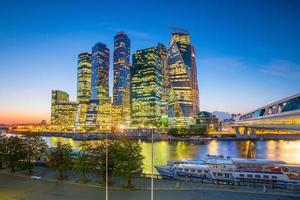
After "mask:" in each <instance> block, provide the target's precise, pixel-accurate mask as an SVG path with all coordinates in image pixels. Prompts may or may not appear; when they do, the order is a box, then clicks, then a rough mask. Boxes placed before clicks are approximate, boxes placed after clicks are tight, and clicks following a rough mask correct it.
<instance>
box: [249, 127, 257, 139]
mask: <svg viewBox="0 0 300 200" xmlns="http://www.w3.org/2000/svg"><path fill="white" fill-rule="evenodd" d="M249 137H250V138H251V139H256V138H257V135H256V131H255V129H254V128H251V129H250V136H249Z"/></svg>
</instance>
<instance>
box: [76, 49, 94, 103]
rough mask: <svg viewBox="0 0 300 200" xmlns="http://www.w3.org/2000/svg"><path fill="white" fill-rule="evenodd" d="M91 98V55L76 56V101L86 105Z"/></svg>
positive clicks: (84, 53) (85, 53) (81, 54)
mask: <svg viewBox="0 0 300 200" xmlns="http://www.w3.org/2000/svg"><path fill="white" fill-rule="evenodd" d="M90 98H91V54H90V53H87V52H83V53H80V54H79V55H78V62H77V101H78V102H79V103H87V102H88V101H89V100H90Z"/></svg>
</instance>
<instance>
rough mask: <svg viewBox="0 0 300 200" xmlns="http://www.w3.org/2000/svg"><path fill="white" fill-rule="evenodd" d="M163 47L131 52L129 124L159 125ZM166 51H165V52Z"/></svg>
mask: <svg viewBox="0 0 300 200" xmlns="http://www.w3.org/2000/svg"><path fill="white" fill-rule="evenodd" d="M164 49H165V47H164V46H163V45H161V44H159V45H158V46H157V47H152V48H148V49H143V50H138V51H136V52H135V53H134V54H133V57H132V67H131V70H130V71H131V77H130V80H131V81H130V84H131V87H130V90H131V126H132V127H138V128H154V127H160V126H161V116H162V93H163V86H162V65H163V61H162V57H161V55H162V54H161V51H163V50H164ZM165 53H166V52H165Z"/></svg>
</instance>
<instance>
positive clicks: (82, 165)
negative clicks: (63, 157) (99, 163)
mask: <svg viewBox="0 0 300 200" xmlns="http://www.w3.org/2000/svg"><path fill="white" fill-rule="evenodd" d="M91 150H92V145H91V144H90V143H88V142H82V143H81V144H80V151H79V153H78V155H77V157H76V160H75V162H74V169H75V170H76V172H77V173H78V174H81V175H82V180H83V182H86V180H87V179H86V173H88V172H90V171H92V169H93V167H92V156H91Z"/></svg>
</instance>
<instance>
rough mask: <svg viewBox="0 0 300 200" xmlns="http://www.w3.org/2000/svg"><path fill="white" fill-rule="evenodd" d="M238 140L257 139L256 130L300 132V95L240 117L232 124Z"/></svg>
mask: <svg viewBox="0 0 300 200" xmlns="http://www.w3.org/2000/svg"><path fill="white" fill-rule="evenodd" d="M232 127H233V128H234V131H235V134H236V136H237V138H256V136H257V135H256V130H258V129H260V130H263V129H265V130H287V131H300V93H298V94H295V95H293V96H290V97H287V98H284V99H281V100H279V101H276V102H274V103H271V104H268V105H265V106H263V107H260V108H258V109H256V110H254V111H251V112H249V113H246V114H243V115H241V116H238V117H237V118H236V119H235V121H233V122H232Z"/></svg>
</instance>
